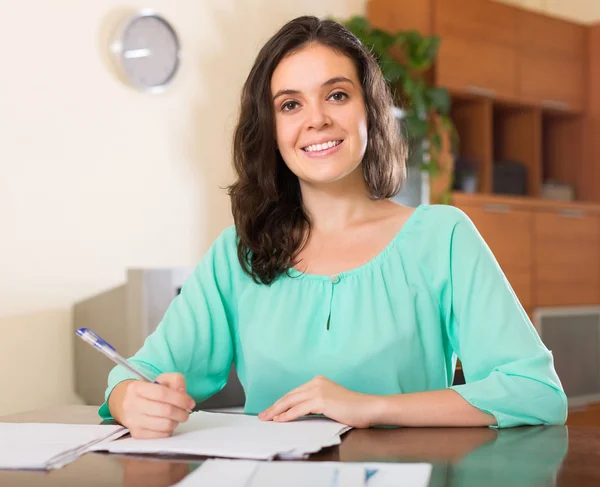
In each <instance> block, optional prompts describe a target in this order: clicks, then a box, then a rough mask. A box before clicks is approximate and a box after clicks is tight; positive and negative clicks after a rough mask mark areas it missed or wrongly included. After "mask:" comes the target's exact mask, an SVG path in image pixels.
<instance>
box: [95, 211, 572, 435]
mask: <svg viewBox="0 0 600 487" xmlns="http://www.w3.org/2000/svg"><path fill="white" fill-rule="evenodd" d="M236 238H237V237H236V232H235V228H234V227H230V228H228V229H226V230H225V231H224V232H223V233H222V234H221V235H220V236H219V237H218V238H217V240H216V241H215V242H214V243H213V245H212V246H211V248H210V249H209V251H208V252H207V253H206V255H205V256H204V257H203V258H202V259H201V261H200V263H199V264H198V266H197V267H196V268H195V270H194V272H193V274H192V275H191V276H190V278H189V279H188V280H187V281H186V282H185V284H184V286H183V288H182V289H181V293H180V294H179V295H178V296H177V297H176V298H175V299H174V300H173V302H172V303H171V305H170V306H169V308H168V310H167V312H166V313H165V316H164V318H163V320H162V321H161V323H160V324H159V326H158V327H157V329H156V330H155V332H154V333H152V334H151V335H150V336H149V337H148V338H147V339H146V341H145V343H144V345H143V346H142V348H141V349H140V350H139V351H138V352H137V353H136V354H135V355H134V356H133V357H132V358H131V359H130V360H131V362H134V363H135V364H137V366H139V367H141V368H142V369H143V370H145V371H146V372H147V373H148V374H149V375H151V376H157V375H159V374H161V373H165V372H180V373H182V374H183V375H184V376H185V380H186V384H187V390H188V393H189V394H190V395H191V396H192V397H193V398H194V399H196V400H197V401H201V400H204V399H206V398H208V397H210V396H211V395H213V394H215V393H217V392H218V391H220V390H221V389H222V388H223V387H224V385H225V382H226V380H227V376H228V373H229V370H230V367H231V364H232V362H234V363H235V365H236V368H237V372H238V375H239V379H240V382H241V384H242V386H243V388H244V391H245V393H246V405H245V411H246V413H248V414H257V413H259V412H261V411H262V410H264V409H266V408H267V407H268V406H270V405H271V404H273V403H274V402H275V401H276V400H277V399H279V398H280V397H281V396H283V395H284V394H286V393H287V392H288V391H290V390H291V389H294V388H296V387H298V386H300V385H301V384H303V383H305V382H307V381H309V380H311V379H312V378H314V377H315V376H317V375H324V376H326V377H328V378H329V379H331V380H333V381H335V382H337V383H339V384H341V385H342V386H344V387H346V388H348V389H351V390H353V391H359V392H363V393H366V394H379V395H386V394H408V393H411V392H418V391H430V390H438V389H445V388H448V387H450V386H451V384H452V380H453V376H454V369H455V365H456V359H457V357H458V358H460V360H461V363H462V366H463V373H464V376H465V382H466V384H463V385H456V386H452V389H454V390H455V391H456V392H458V393H459V394H460V395H461V396H462V397H463V398H464V399H465V400H467V401H468V402H469V403H470V404H472V405H473V406H475V407H477V408H479V409H481V410H482V411H485V412H487V413H490V414H492V415H494V417H495V418H496V421H497V423H498V426H499V427H510V426H517V425H523V424H562V423H564V421H565V419H566V415H567V401H566V396H565V394H564V391H563V389H562V386H561V383H560V381H559V378H558V377H557V375H556V372H555V370H554V365H553V358H552V354H551V352H550V351H549V350H548V349H547V348H546V347H545V346H544V344H543V343H542V341H541V340H540V338H539V336H538V334H537V333H536V330H535V328H534V327H533V325H532V323H531V321H530V320H529V318H528V316H527V314H526V312H525V311H524V309H523V307H522V306H521V304H520V303H519V301H518V299H517V297H516V296H515V294H514V292H513V290H512V288H511V286H510V284H509V282H508V281H507V279H506V277H505V276H504V274H503V272H502V270H501V269H500V267H499V265H498V263H497V261H496V259H495V258H494V256H493V254H492V253H491V251H490V250H489V248H488V246H487V245H486V243H485V242H484V240H483V239H482V237H481V236H480V234H479V233H478V231H477V230H476V228H475V226H474V225H473V223H472V222H471V220H470V219H469V218H468V217H467V216H466V215H465V214H464V213H463V212H462V211H461V210H459V209H457V208H455V207H452V206H445V205H421V206H419V207H418V208H417V209H416V210H415V211H414V212H413V214H412V215H411V216H410V218H409V219H408V221H407V222H406V223H405V224H404V226H403V228H402V229H401V230H400V231H399V232H398V234H397V235H396V236H395V237H394V239H393V240H392V241H391V242H390V243H389V245H388V246H387V247H386V248H385V249H384V250H383V251H382V252H381V253H380V254H379V255H378V256H377V257H375V258H374V259H372V260H371V261H369V262H367V263H366V264H364V265H362V266H360V267H357V268H355V269H352V270H349V271H346V272H342V273H340V274H337V275H335V276H324V275H315V274H302V273H300V272H298V271H296V270H293V269H292V270H291V271H290V272H289V274H288V275H282V276H280V277H279V278H277V279H276V280H275V281H274V282H273V283H272V284H271V285H262V284H261V285H259V284H256V283H254V281H253V280H252V279H251V278H250V277H249V276H248V275H247V274H245V273H244V272H243V271H242V268H241V266H240V264H239V262H238V258H237V250H236ZM128 378H132V377H131V376H130V375H129V374H128V372H127V371H126V370H124V369H123V368H121V367H119V366H117V367H115V368H114V369H113V370H112V371H111V372H110V374H109V377H108V388H107V390H106V398H108V396H109V394H110V393H111V391H112V389H113V387H114V386H115V385H116V384H117V383H119V382H120V381H122V380H125V379H128ZM99 413H100V415H101V416H102V417H103V418H109V417H110V411H109V409H108V406H107V404H106V402H105V403H104V404H103V405H102V406H101V408H100V411H99Z"/></svg>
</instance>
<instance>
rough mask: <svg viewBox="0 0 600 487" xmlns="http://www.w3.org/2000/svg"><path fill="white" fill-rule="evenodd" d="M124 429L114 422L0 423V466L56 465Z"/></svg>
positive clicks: (53, 466)
mask: <svg viewBox="0 0 600 487" xmlns="http://www.w3.org/2000/svg"><path fill="white" fill-rule="evenodd" d="M126 433H127V430H126V429H125V428H123V427H122V426H116V425H93V424H58V423H0V469H3V470H12V469H15V470H16V469H34V470H39V469H42V470H46V469H52V468H60V467H61V466H63V465H65V464H67V463H69V462H71V461H73V460H75V458H77V457H78V456H79V455H82V454H83V453H85V451H87V449H88V448H90V447H93V446H98V445H99V444H101V443H103V442H105V441H106V442H109V441H111V440H112V439H115V438H117V437H119V436H122V435H124V434H126Z"/></svg>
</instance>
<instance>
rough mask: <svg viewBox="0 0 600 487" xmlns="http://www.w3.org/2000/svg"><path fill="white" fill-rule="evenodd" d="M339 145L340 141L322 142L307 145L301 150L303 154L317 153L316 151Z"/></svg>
mask: <svg viewBox="0 0 600 487" xmlns="http://www.w3.org/2000/svg"><path fill="white" fill-rule="evenodd" d="M341 143H342V141H341V140H330V141H329V142H323V143H322V144H313V145H309V146H307V147H303V148H302V150H303V151H304V152H318V151H323V150H327V149H331V148H332V147H335V146H336V145H340V144H341Z"/></svg>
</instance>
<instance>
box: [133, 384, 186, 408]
mask: <svg viewBox="0 0 600 487" xmlns="http://www.w3.org/2000/svg"><path fill="white" fill-rule="evenodd" d="M135 386H136V387H135V393H136V394H137V395H138V396H139V397H143V398H145V399H149V400H151V401H158V402H164V403H167V404H172V405H173V406H176V407H178V408H180V409H184V410H190V409H193V408H194V406H195V405H196V402H195V401H194V400H193V399H192V398H191V397H190V396H188V395H187V394H186V393H184V392H179V391H176V390H173V389H170V388H169V387H165V386H163V385H159V384H150V383H149V382H139V383H138V384H135Z"/></svg>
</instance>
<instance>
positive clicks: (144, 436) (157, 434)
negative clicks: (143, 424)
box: [129, 428, 171, 440]
mask: <svg viewBox="0 0 600 487" xmlns="http://www.w3.org/2000/svg"><path fill="white" fill-rule="evenodd" d="M129 433H131V436H132V438H137V439H138V440H150V439H153V438H168V437H169V436H171V435H170V434H169V433H165V432H161V431H153V430H147V429H145V428H135V429H130V430H129Z"/></svg>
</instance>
